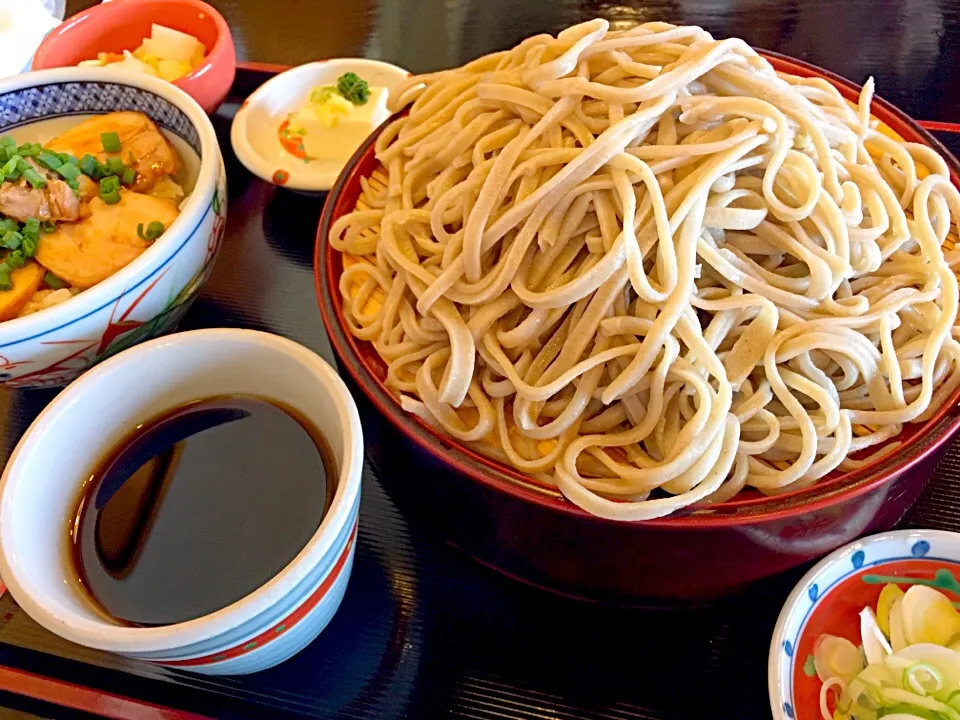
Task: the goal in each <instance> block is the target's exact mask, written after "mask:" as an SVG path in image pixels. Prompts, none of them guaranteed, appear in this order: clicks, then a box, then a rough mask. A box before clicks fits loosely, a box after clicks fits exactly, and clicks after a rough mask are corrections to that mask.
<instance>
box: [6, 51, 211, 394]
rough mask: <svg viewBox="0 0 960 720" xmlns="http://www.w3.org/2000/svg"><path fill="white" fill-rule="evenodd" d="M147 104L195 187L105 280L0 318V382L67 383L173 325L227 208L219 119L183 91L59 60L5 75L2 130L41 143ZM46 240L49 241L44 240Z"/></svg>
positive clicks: (206, 262) (203, 274)
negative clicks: (157, 234)
mask: <svg viewBox="0 0 960 720" xmlns="http://www.w3.org/2000/svg"><path fill="white" fill-rule="evenodd" d="M113 110H140V111H141V112H144V113H145V114H147V115H148V116H150V118H152V119H153V120H154V121H155V122H156V123H157V124H158V125H159V126H160V127H161V128H162V129H163V130H164V132H165V134H166V135H167V137H168V138H169V139H170V140H171V141H172V142H173V143H174V145H175V146H176V147H177V150H178V151H179V152H180V155H181V157H182V159H183V161H184V166H185V172H186V174H187V176H188V180H189V183H191V184H192V185H193V188H192V193H191V195H190V198H189V199H188V201H187V203H186V205H185V206H184V208H183V211H182V212H181V213H180V216H179V217H178V218H177V219H176V221H175V222H174V223H173V224H172V225H171V226H170V227H169V228H168V229H167V231H166V232H165V233H164V234H163V236H162V237H161V238H160V239H159V240H158V241H157V242H156V243H154V244H153V245H152V246H151V247H150V248H148V249H147V250H146V251H145V252H144V253H143V254H142V255H140V257H138V258H137V259H136V260H134V261H133V262H131V263H130V264H129V265H127V266H126V267H125V268H123V269H122V270H120V271H119V272H117V273H115V274H114V275H112V276H111V277H109V278H107V279H106V280H104V281H103V282H101V283H99V284H98V285H95V286H94V287H92V288H90V289H89V290H86V291H84V292H82V293H80V294H79V295H77V296H76V297H74V298H72V299H70V300H68V301H66V302H64V303H62V304H60V305H57V306H55V307H52V308H49V309H47V310H43V311H41V312H38V313H35V314H33V315H28V316H26V317H23V318H17V319H14V320H8V321H6V322H3V323H0V385H4V386H6V387H54V386H58V385H64V384H66V383H68V382H69V381H70V380H72V379H73V378H75V377H76V376H77V375H79V374H80V373H81V372H83V371H84V370H86V369H87V368H88V367H90V366H91V365H93V364H95V363H97V362H99V361H100V360H102V359H104V358H106V357H109V356H110V355H113V354H115V353H117V352H119V351H121V350H123V349H124V348H127V347H129V346H130V345H132V344H134V343H136V342H139V341H140V340H143V339H146V338H148V337H151V336H154V335H158V334H160V333H162V332H164V331H166V330H168V329H170V328H172V327H174V326H175V324H176V323H177V321H178V320H179V319H180V317H181V316H182V315H183V313H184V312H185V311H186V309H187V308H188V307H189V305H190V301H191V300H192V299H193V297H194V295H195V294H196V292H197V291H198V290H199V289H200V286H201V285H203V283H204V281H205V280H206V279H207V277H208V276H209V274H210V272H211V270H212V269H213V262H214V259H215V258H216V255H217V251H218V250H219V248H220V242H221V239H222V237H223V229H224V226H225V225H226V215H227V185H226V172H225V171H224V168H223V160H222V159H221V156H220V148H219V145H218V144H217V138H216V135H215V133H214V130H213V125H211V123H210V119H209V118H208V117H207V115H206V113H204V112H203V110H202V109H201V108H200V106H199V105H197V103H196V102H195V101H194V100H193V99H192V98H191V97H190V96H189V95H187V94H186V93H184V92H183V91H181V90H179V89H177V88H175V87H174V86H173V85H171V84H170V83H167V82H164V81H162V80H158V79H157V78H152V77H149V76H147V75H131V74H129V73H123V72H122V71H117V70H110V69H106V68H61V69H57V70H44V71H41V72H35V73H27V74H24V75H17V76H15V77H12V78H8V79H6V80H2V81H0V134H8V133H9V134H13V135H14V137H15V138H17V140H18V141H19V142H42V141H45V140H49V139H50V138H51V137H53V136H54V135H56V134H58V133H59V132H62V131H63V130H64V129H66V128H67V127H69V126H70V125H72V124H75V123H76V122H77V120H78V117H79V118H80V119H82V118H84V117H88V116H91V115H99V114H103V113H107V112H111V111H113ZM41 242H43V240H42V238H41Z"/></svg>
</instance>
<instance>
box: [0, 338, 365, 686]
mask: <svg viewBox="0 0 960 720" xmlns="http://www.w3.org/2000/svg"><path fill="white" fill-rule="evenodd" d="M232 394H254V395H257V396H260V397H263V398H267V399H275V400H278V401H280V402H282V403H284V404H286V405H288V406H290V407H292V408H293V409H295V410H297V411H298V412H299V413H300V414H302V415H303V416H304V417H306V418H307V419H308V420H310V421H311V422H312V423H313V424H315V425H316V427H317V428H319V429H320V431H321V432H322V433H323V435H324V437H325V438H326V439H327V440H328V441H329V443H330V448H331V450H332V452H333V456H334V460H335V462H336V464H337V469H338V481H337V488H336V491H335V493H334V497H333V500H332V502H331V505H330V508H329V510H328V511H327V514H326V515H325V516H324V518H323V520H322V522H321V523H320V527H319V528H317V531H316V533H314V535H313V537H312V538H311V539H310V540H309V541H308V542H307V544H306V545H305V546H304V547H303V549H302V550H301V551H300V553H299V554H298V555H297V556H296V557H295V558H294V559H293V560H292V561H291V562H290V563H289V564H288V565H287V566H286V567H285V568H284V569H283V570H281V571H280V572H279V573H278V574H277V575H276V576H275V577H273V578H272V579H271V580H269V581H268V582H267V583H266V584H264V585H262V586H261V587H260V588H258V589H256V590H254V591H253V592H252V593H250V594H249V595H247V596H246V597H244V598H241V599H240V600H238V601H237V602H235V603H233V604H232V605H228V606H227V607H225V608H223V609H222V610H218V611H216V612H213V613H211V614H209V615H204V616H203V617H200V618H197V619H195V620H190V621H187V622H182V623H176V624H172V625H160V626H154V627H129V626H123V625H120V624H118V623H117V622H116V621H114V620H113V619H112V618H109V617H106V616H104V615H103V614H102V613H101V612H100V611H99V610H98V609H97V608H96V607H95V606H94V605H93V603H92V601H91V599H90V598H89V597H88V596H87V595H86V594H85V593H84V592H83V591H82V589H81V588H80V586H79V583H78V581H77V579H76V577H75V575H74V574H73V568H72V565H71V562H70V560H69V559H68V558H69V557H70V553H69V552H68V550H67V544H68V543H69V538H68V536H67V528H68V527H69V523H70V519H71V516H72V515H73V514H74V513H75V511H76V506H75V503H76V500H77V498H78V493H79V489H80V485H81V483H82V482H83V480H84V479H85V478H86V477H88V475H89V472H90V468H92V467H94V466H95V464H96V463H97V461H98V460H99V458H100V457H101V454H102V453H103V452H106V451H107V450H108V449H109V448H110V447H111V445H112V444H113V443H115V442H116V441H118V440H119V439H120V438H121V437H122V436H123V435H125V434H126V433H127V432H128V431H129V430H130V429H131V428H133V427H136V426H137V424H138V423H141V422H144V421H145V420H147V419H149V418H151V417H156V416H157V415H158V414H160V413H162V412H164V411H165V410H168V409H170V408H173V407H177V406H179V405H182V404H184V403H186V402H190V401H192V400H197V399H201V398H204V397H212V396H216V395H232ZM362 471H363V432H362V430H361V427H360V416H359V414H358V413H357V406H356V404H355V403H354V401H353V398H352V397H351V395H350V393H349V391H348V390H347V387H346V385H344V383H343V381H342V380H341V379H340V377H339V376H338V375H337V373H336V371H334V370H333V368H331V367H330V366H329V365H328V364H327V363H325V362H324V361H323V360H322V359H321V358H320V357H318V356H317V355H316V354H314V353H313V352H312V351H310V350H308V349H307V348H305V347H303V346H302V345H298V344H297V343H295V342H293V341H291V340H287V339H285V338H282V337H278V336H276V335H270V334H267V333H263V332H255V331H253V330H236V329H227V328H218V329H210V330H195V331H193V332H186V333H179V334H177V335H170V336H168V337H163V338H157V339H154V340H150V341H148V342H145V343H143V344H141V345H137V346H135V347H133V348H131V349H129V350H127V351H125V352H122V353H120V354H119V355H116V356H115V357H112V358H110V359H109V360H107V361H105V362H103V363H101V364H100V365H98V366H97V367H95V368H94V369H93V370H91V371H90V372H88V373H86V374H84V375H83V376H82V377H81V378H80V379H79V380H77V381H76V382H74V383H73V384H72V385H71V386H70V387H68V388H67V389H66V390H64V391H63V392H62V393H60V395H58V396H57V397H56V398H55V399H54V400H53V402H51V403H50V405H48V406H47V408H46V409H45V410H44V411H43V412H42V413H40V415H39V417H37V419H36V420H35V421H34V422H33V424H32V425H31V426H30V428H29V429H28V430H27V432H26V433H25V434H24V436H23V438H22V439H21V440H20V443H19V444H18V445H17V447H16V449H15V450H14V452H13V454H12V455H11V457H10V461H9V462H8V463H7V466H6V468H5V470H4V472H3V477H2V479H0V575H2V578H3V582H5V583H6V584H7V587H8V589H9V590H10V593H11V594H12V595H13V598H14V600H16V601H17V603H18V604H19V605H20V607H21V608H23V610H24V611H25V612H26V613H27V614H28V615H29V616H30V617H32V618H33V619H34V620H35V621H36V622H38V623H39V624H40V625H42V626H43V627H45V628H46V629H47V630H49V631H51V632H53V633H56V634H57V635H60V636H61V637H63V638H66V639H67V640H70V641H71V642H74V643H78V644H80V645H85V646H87V647H91V648H96V649H99V650H107V651H110V652H115V653H118V654H120V655H124V656H126V657H130V658H134V659H137V660H145V661H148V662H152V663H156V664H158V665H164V666H167V667H176V668H181V669H186V670H191V671H193V672H199V673H204V674H210V675H237V674H245V673H250V672H255V671H258V670H263V669H265V668H268V667H271V666H273V665H276V664H277V663H280V662H282V661H284V660H286V659H287V658H289V657H291V656H292V655H293V654H295V653H297V652H299V651H300V650H301V649H303V648H304V647H305V646H306V645H307V644H309V643H310V642H311V641H312V640H313V639H314V638H315V637H316V636H317V635H318V634H319V633H320V632H321V631H322V630H323V629H324V627H326V625H327V623H329V622H330V620H331V618H332V617H333V615H334V613H335V612H336V611H337V608H338V607H339V606H340V601H341V600H342V599H343V594H344V591H345V590H346V587H347V583H348V581H349V579H350V572H351V569H352V567H353V557H354V552H355V549H356V534H357V519H358V512H359V506H360V479H361V473H362ZM289 501H290V502H297V501H298V499H297V498H296V497H291V498H289ZM213 511H214V512H215V511H216V509H215V508H214V509H213Z"/></svg>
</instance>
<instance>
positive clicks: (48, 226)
mask: <svg viewBox="0 0 960 720" xmlns="http://www.w3.org/2000/svg"><path fill="white" fill-rule="evenodd" d="M27 222H29V220H28V221H27ZM40 229H41V230H43V231H44V232H45V233H52V232H53V231H54V230H56V229H57V224H56V223H55V222H54V221H53V220H44V221H43V222H42V223H40Z"/></svg>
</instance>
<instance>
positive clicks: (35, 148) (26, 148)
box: [17, 143, 43, 157]
mask: <svg viewBox="0 0 960 720" xmlns="http://www.w3.org/2000/svg"><path fill="white" fill-rule="evenodd" d="M42 150H43V148H42V147H41V146H40V143H24V144H23V145H21V146H20V147H18V148H17V154H18V155H22V156H23V157H36V156H37V155H39V154H40V152H41V151H42Z"/></svg>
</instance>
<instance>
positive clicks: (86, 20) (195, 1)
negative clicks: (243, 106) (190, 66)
mask: <svg viewBox="0 0 960 720" xmlns="http://www.w3.org/2000/svg"><path fill="white" fill-rule="evenodd" d="M153 23H158V24H160V25H166V26H167V27H170V28H173V29H174V30H179V31H181V32H185V33H189V34H190V35H193V36H194V37H195V38H197V39H198V40H199V41H200V42H202V43H203V44H204V46H205V47H206V49H207V56H206V59H205V60H204V62H203V64H202V65H201V66H200V67H198V68H197V69H196V70H194V71H193V72H192V73H189V74H188V75H184V76H183V77H182V78H179V79H178V80H176V81H175V82H174V83H173V84H174V85H176V86H177V87H178V88H180V89H181V90H183V91H185V92H186V93H187V94H189V95H190V96H192V97H193V99H194V100H196V101H197V102H198V103H200V106H201V107H202V108H203V109H204V110H205V111H206V112H207V113H208V114H210V113H213V112H214V111H215V110H216V109H217V108H218V107H219V106H220V104H221V103H222V102H223V99H224V98H225V97H226V96H227V93H228V92H229V90H230V86H231V85H232V84H233V77H234V75H235V74H236V70H237V58H236V52H235V50H234V47H233V38H232V37H231V36H230V28H229V27H228V26H227V21H226V20H224V19H223V16H222V15H221V14H220V13H218V12H217V11H216V10H215V9H214V8H212V7H211V6H210V5H207V4H206V3H205V2H200V0H112V2H109V3H104V4H102V5H95V6H94V7H92V8H90V9H89V10H84V11H83V12H79V13H77V14H76V15H74V16H72V17H70V18H68V19H67V20H66V22H64V23H63V24H62V25H60V26H59V27H57V28H55V29H54V30H52V31H51V32H50V34H49V35H47V37H45V38H44V40H43V42H42V43H40V47H39V48H37V52H36V55H34V58H33V69H34V70H46V69H49V68H57V67H71V66H73V65H76V64H77V63H79V62H80V61H81V60H93V59H96V57H97V53H101V52H114V53H119V52H122V51H123V50H135V49H136V48H137V47H139V45H140V43H141V42H142V41H143V39H144V38H145V37H149V35H150V26H151V25H152V24H153Z"/></svg>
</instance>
